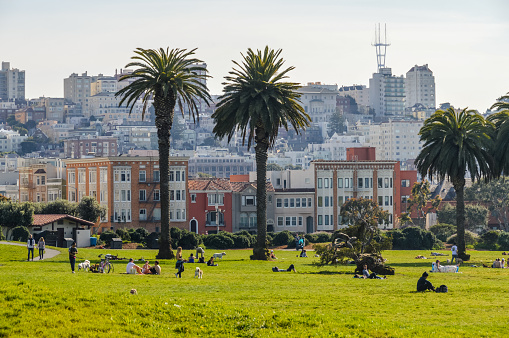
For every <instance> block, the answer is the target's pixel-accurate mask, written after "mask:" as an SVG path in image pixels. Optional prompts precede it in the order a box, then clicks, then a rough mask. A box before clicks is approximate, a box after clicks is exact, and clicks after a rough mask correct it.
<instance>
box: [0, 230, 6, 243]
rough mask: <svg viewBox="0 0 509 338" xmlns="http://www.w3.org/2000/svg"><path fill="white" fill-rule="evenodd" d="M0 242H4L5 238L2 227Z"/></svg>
mask: <svg viewBox="0 0 509 338" xmlns="http://www.w3.org/2000/svg"><path fill="white" fill-rule="evenodd" d="M0 241H5V236H4V232H3V229H2V227H0Z"/></svg>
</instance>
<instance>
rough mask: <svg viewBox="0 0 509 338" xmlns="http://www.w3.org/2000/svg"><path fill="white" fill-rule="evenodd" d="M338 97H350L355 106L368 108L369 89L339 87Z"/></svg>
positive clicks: (363, 87) (363, 86) (356, 86)
mask: <svg viewBox="0 0 509 338" xmlns="http://www.w3.org/2000/svg"><path fill="white" fill-rule="evenodd" d="M338 93H339V96H350V97H353V98H354V99H355V102H357V104H360V105H363V106H369V88H367V87H366V86H365V85H353V86H341V88H339V89H338Z"/></svg>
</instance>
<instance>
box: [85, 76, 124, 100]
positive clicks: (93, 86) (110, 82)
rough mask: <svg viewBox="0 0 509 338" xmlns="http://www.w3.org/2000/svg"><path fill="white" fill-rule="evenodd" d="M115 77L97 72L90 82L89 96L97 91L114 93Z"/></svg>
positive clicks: (115, 86)
mask: <svg viewBox="0 0 509 338" xmlns="http://www.w3.org/2000/svg"><path fill="white" fill-rule="evenodd" d="M116 92H117V79H116V78H115V77H113V76H103V75H102V74H99V75H98V77H97V78H95V79H93V80H92V83H90V96H94V95H96V94H99V93H116Z"/></svg>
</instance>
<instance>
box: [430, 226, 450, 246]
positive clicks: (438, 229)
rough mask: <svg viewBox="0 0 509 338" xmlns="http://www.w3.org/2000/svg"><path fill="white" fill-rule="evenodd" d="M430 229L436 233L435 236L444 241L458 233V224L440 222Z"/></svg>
mask: <svg viewBox="0 0 509 338" xmlns="http://www.w3.org/2000/svg"><path fill="white" fill-rule="evenodd" d="M429 231H431V232H432V233H434V234H435V236H436V237H437V238H438V239H439V240H441V241H442V242H445V241H447V238H449V237H450V236H452V235H454V234H455V233H456V226H455V225H452V224H446V223H438V224H435V225H433V226H432V227H431V228H429Z"/></svg>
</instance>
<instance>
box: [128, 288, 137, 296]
mask: <svg viewBox="0 0 509 338" xmlns="http://www.w3.org/2000/svg"><path fill="white" fill-rule="evenodd" d="M129 292H130V293H131V295H137V294H138V291H137V290H136V289H131V291H129Z"/></svg>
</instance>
